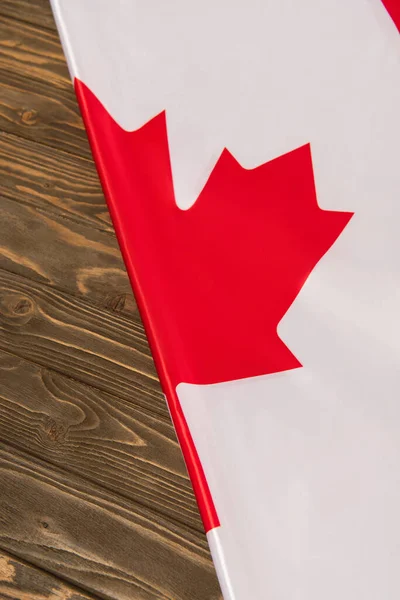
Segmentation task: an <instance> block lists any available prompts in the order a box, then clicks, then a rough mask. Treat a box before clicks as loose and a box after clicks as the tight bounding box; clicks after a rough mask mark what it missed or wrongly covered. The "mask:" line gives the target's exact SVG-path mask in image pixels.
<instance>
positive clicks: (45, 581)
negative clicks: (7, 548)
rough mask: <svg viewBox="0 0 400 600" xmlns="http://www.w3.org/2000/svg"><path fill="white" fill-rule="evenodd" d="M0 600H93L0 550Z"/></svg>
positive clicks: (67, 584) (90, 596) (52, 576)
mask: <svg viewBox="0 0 400 600" xmlns="http://www.w3.org/2000/svg"><path fill="white" fill-rule="evenodd" d="M0 598H1V599H2V600H96V598H98V596H94V595H93V594H88V593H86V592H82V591H80V590H79V589H78V588H76V587H74V586H72V585H70V584H69V583H65V582H64V581H62V580H61V579H59V578H58V577H55V576H54V575H51V574H50V573H46V571H43V569H38V568H37V567H34V566H33V565H30V564H29V563H27V562H25V561H23V560H20V559H19V558H16V557H15V556H11V555H10V554H8V553H7V552H3V551H1V550H0Z"/></svg>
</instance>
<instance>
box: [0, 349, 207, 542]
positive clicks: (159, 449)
mask: <svg viewBox="0 0 400 600" xmlns="http://www.w3.org/2000/svg"><path fill="white" fill-rule="evenodd" d="M0 381H1V385H0V439H1V440H3V441H4V442H7V443H9V444H12V445H14V446H17V447H18V448H20V449H21V450H23V451H25V452H28V453H29V454H31V455H34V456H37V457H38V458H42V459H43V460H46V461H47V462H49V463H51V464H55V465H58V466H60V467H62V468H64V469H67V470H69V471H71V472H74V473H77V474H78V475H81V476H82V477H85V478H86V479H88V480H89V481H92V482H93V483H96V484H98V485H101V486H103V487H105V488H107V489H109V490H111V491H114V492H117V493H119V494H120V495H122V496H124V497H126V498H129V499H131V500H134V501H137V502H140V503H141V504H143V505H144V506H147V507H149V508H151V509H153V510H157V512H159V513H161V514H164V515H166V516H168V517H171V518H173V519H174V520H176V521H179V522H181V523H183V524H186V525H190V526H191V527H193V528H194V529H196V530H198V531H203V528H202V525H201V522H200V518H199V515H198V509H197V506H196V502H195V500H194V495H193V491H192V488H191V485H190V482H189V479H188V476H187V472H186V468H185V465H184V462H183V458H182V453H181V450H180V448H179V445H178V442H177V440H176V436H175V431H174V428H173V426H172V423H171V422H169V421H166V420H165V419H163V418H160V417H158V416H154V415H152V414H150V413H148V412H147V411H145V410H139V409H138V408H136V407H135V406H134V405H133V403H132V402H127V401H123V400H120V399H118V398H115V397H113V396H110V395H108V394H105V393H104V392H100V391H99V390H96V389H94V388H91V387H89V386H87V385H83V384H81V383H78V382H76V381H74V380H72V379H69V378H67V377H63V376H61V375H59V374H58V373H55V372H54V371H52V370H51V369H48V368H44V367H40V366H38V365H35V364H32V363H29V362H27V361H25V360H22V359H21V358H18V357H16V356H12V355H11V354H8V353H6V352H2V351H1V350H0Z"/></svg>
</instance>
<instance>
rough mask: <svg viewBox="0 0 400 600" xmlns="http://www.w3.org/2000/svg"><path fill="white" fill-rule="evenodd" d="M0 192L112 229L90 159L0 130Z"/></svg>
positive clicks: (84, 221) (51, 210) (102, 227)
mask: <svg viewBox="0 0 400 600" xmlns="http://www.w3.org/2000/svg"><path fill="white" fill-rule="evenodd" d="M0 194H3V195H4V196H7V197H8V198H11V199H13V200H14V199H15V200H19V201H20V202H24V203H26V204H30V205H32V206H36V207H39V208H43V209H45V210H48V211H50V212H52V213H54V212H55V213H56V214H60V215H62V216H65V217H69V218H71V219H73V220H75V221H77V222H78V223H85V224H86V225H88V226H92V227H96V228H97V229H100V230H106V231H109V232H111V233H113V228H112V224H111V219H110V216H109V213H108V210H107V206H106V203H105V200H104V197H103V193H102V190H101V186H100V182H99V179H98V176H97V172H96V170H95V168H94V165H93V163H92V162H90V161H88V160H86V159H84V158H79V157H78V156H71V155H70V154H67V153H65V152H60V151H57V150H54V149H53V148H48V147H47V146H43V145H40V144H35V142H31V141H28V140H23V139H21V138H19V137H17V136H15V135H9V134H6V133H2V132H0Z"/></svg>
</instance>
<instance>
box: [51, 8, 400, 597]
mask: <svg viewBox="0 0 400 600" xmlns="http://www.w3.org/2000/svg"><path fill="white" fill-rule="evenodd" d="M53 8H54V12H55V16H56V19H57V23H58V27H59V31H60V35H61V38H62V41H63V44H64V48H65V51H66V54H67V58H68V62H69V66H70V70H71V75H72V77H73V79H74V81H75V88H76V92H77V95H78V100H79V102H80V106H81V110H82V114H83V116H84V119H85V123H86V127H87V130H88V135H89V139H90V142H91V145H92V149H93V153H94V156H95V160H96V163H97V166H98V170H99V174H100V177H101V180H102V183H103V187H104V190H105V193H106V197H107V200H108V203H109V207H110V211H111V215H112V218H113V221H114V224H115V228H116V231H117V234H118V237H119V241H120V245H121V249H122V251H123V254H124V258H125V261H126V264H127V268H128V272H129V274H130V277H131V281H132V286H133V288H134V291H135V295H136V298H137V301H138V304H139V307H140V310H141V314H142V317H143V321H144V324H145V327H146V331H147V335H148V337H149V341H150V344H151V348H152V352H153V355H154V359H155V362H156V366H157V369H158V372H159V376H160V379H161V382H162V385H163V389H164V391H165V394H166V397H167V401H168V404H169V407H170V411H171V416H172V418H173V421H174V424H175V427H176V431H177V434H178V438H179V441H180V443H181V446H182V450H183V453H184V456H185V459H186V463H187V466H188V471H189V474H190V476H191V480H192V483H193V487H194V489H195V493H196V497H197V500H198V503H199V507H200V511H201V514H202V517H203V521H204V525H205V528H206V531H207V535H208V540H209V544H210V547H211V551H212V554H213V558H214V561H215V565H216V568H217V572H218V575H219V578H220V582H221V587H222V590H223V594H224V597H225V598H226V599H227V600H228V599H229V600H267V599H271V600H278V599H279V600H321V599H322V598H323V599H324V600H337V599H338V598H340V599H341V600H398V599H399V597H400V577H399V573H400V542H399V540H400V509H399V506H400V477H399V468H400V404H399V393H400V360H399V356H400V319H399V310H400V308H399V307H400V262H399V261H400V234H399V231H400V37H399V34H398V29H397V27H398V26H399V23H400V2H399V1H398V0H386V2H384V3H382V1H381V0H346V1H344V0H302V1H301V2H295V1H294V0H235V1H234V2H232V1H229V0H202V1H201V2H193V1H189V2H188V0H171V1H169V2H162V1H161V0H148V1H147V2H140V1H139V0H131V1H130V2H128V1H124V0H114V1H113V2H111V1H110V0H53ZM396 24H397V27H396Z"/></svg>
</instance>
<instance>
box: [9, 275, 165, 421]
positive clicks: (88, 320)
mask: <svg viewBox="0 0 400 600" xmlns="http://www.w3.org/2000/svg"><path fill="white" fill-rule="evenodd" d="M0 319H1V321H0V323H1V327H0V348H2V349H3V350H8V351H10V352H12V353H14V354H16V355H17V356H21V357H23V358H27V359H28V360H31V361H33V362H35V363H37V364H39V365H42V366H44V367H46V366H48V367H50V368H52V369H53V370H55V371H57V372H59V373H63V374H65V375H68V376H72V377H74V378H76V379H78V380H80V381H83V382H85V383H87V384H89V385H93V386H94V387H97V388H99V389H100V390H103V391H105V392H109V393H111V394H113V395H116V396H119V397H120V398H123V399H125V400H128V401H130V402H135V403H136V404H137V405H138V406H143V407H145V408H148V409H150V410H151V411H153V412H154V413H157V414H160V415H162V416H164V417H165V418H168V413H167V409H166V406H165V401H164V398H163V395H162V393H161V389H160V386H159V382H158V378H157V375H156V372H155V369H154V364H153V360H152V358H151V355H150V352H149V348H148V344H147V340H146V337H145V334H144V332H143V329H142V327H141V326H140V325H139V324H137V323H135V322H133V321H128V320H127V319H125V318H123V317H120V316H118V315H112V314H110V313H108V312H107V311H104V310H101V309H99V308H96V307H95V306H91V305H88V304H87V303H86V302H84V301H82V300H80V299H78V298H73V297H72V296H67V295H66V294H63V293H62V292H59V291H57V290H52V289H51V288H50V287H47V286H44V285H40V284H37V283H34V282H32V281H27V280H26V279H25V278H23V277H19V276H17V275H14V274H13V273H7V272H5V271H0Z"/></svg>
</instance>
